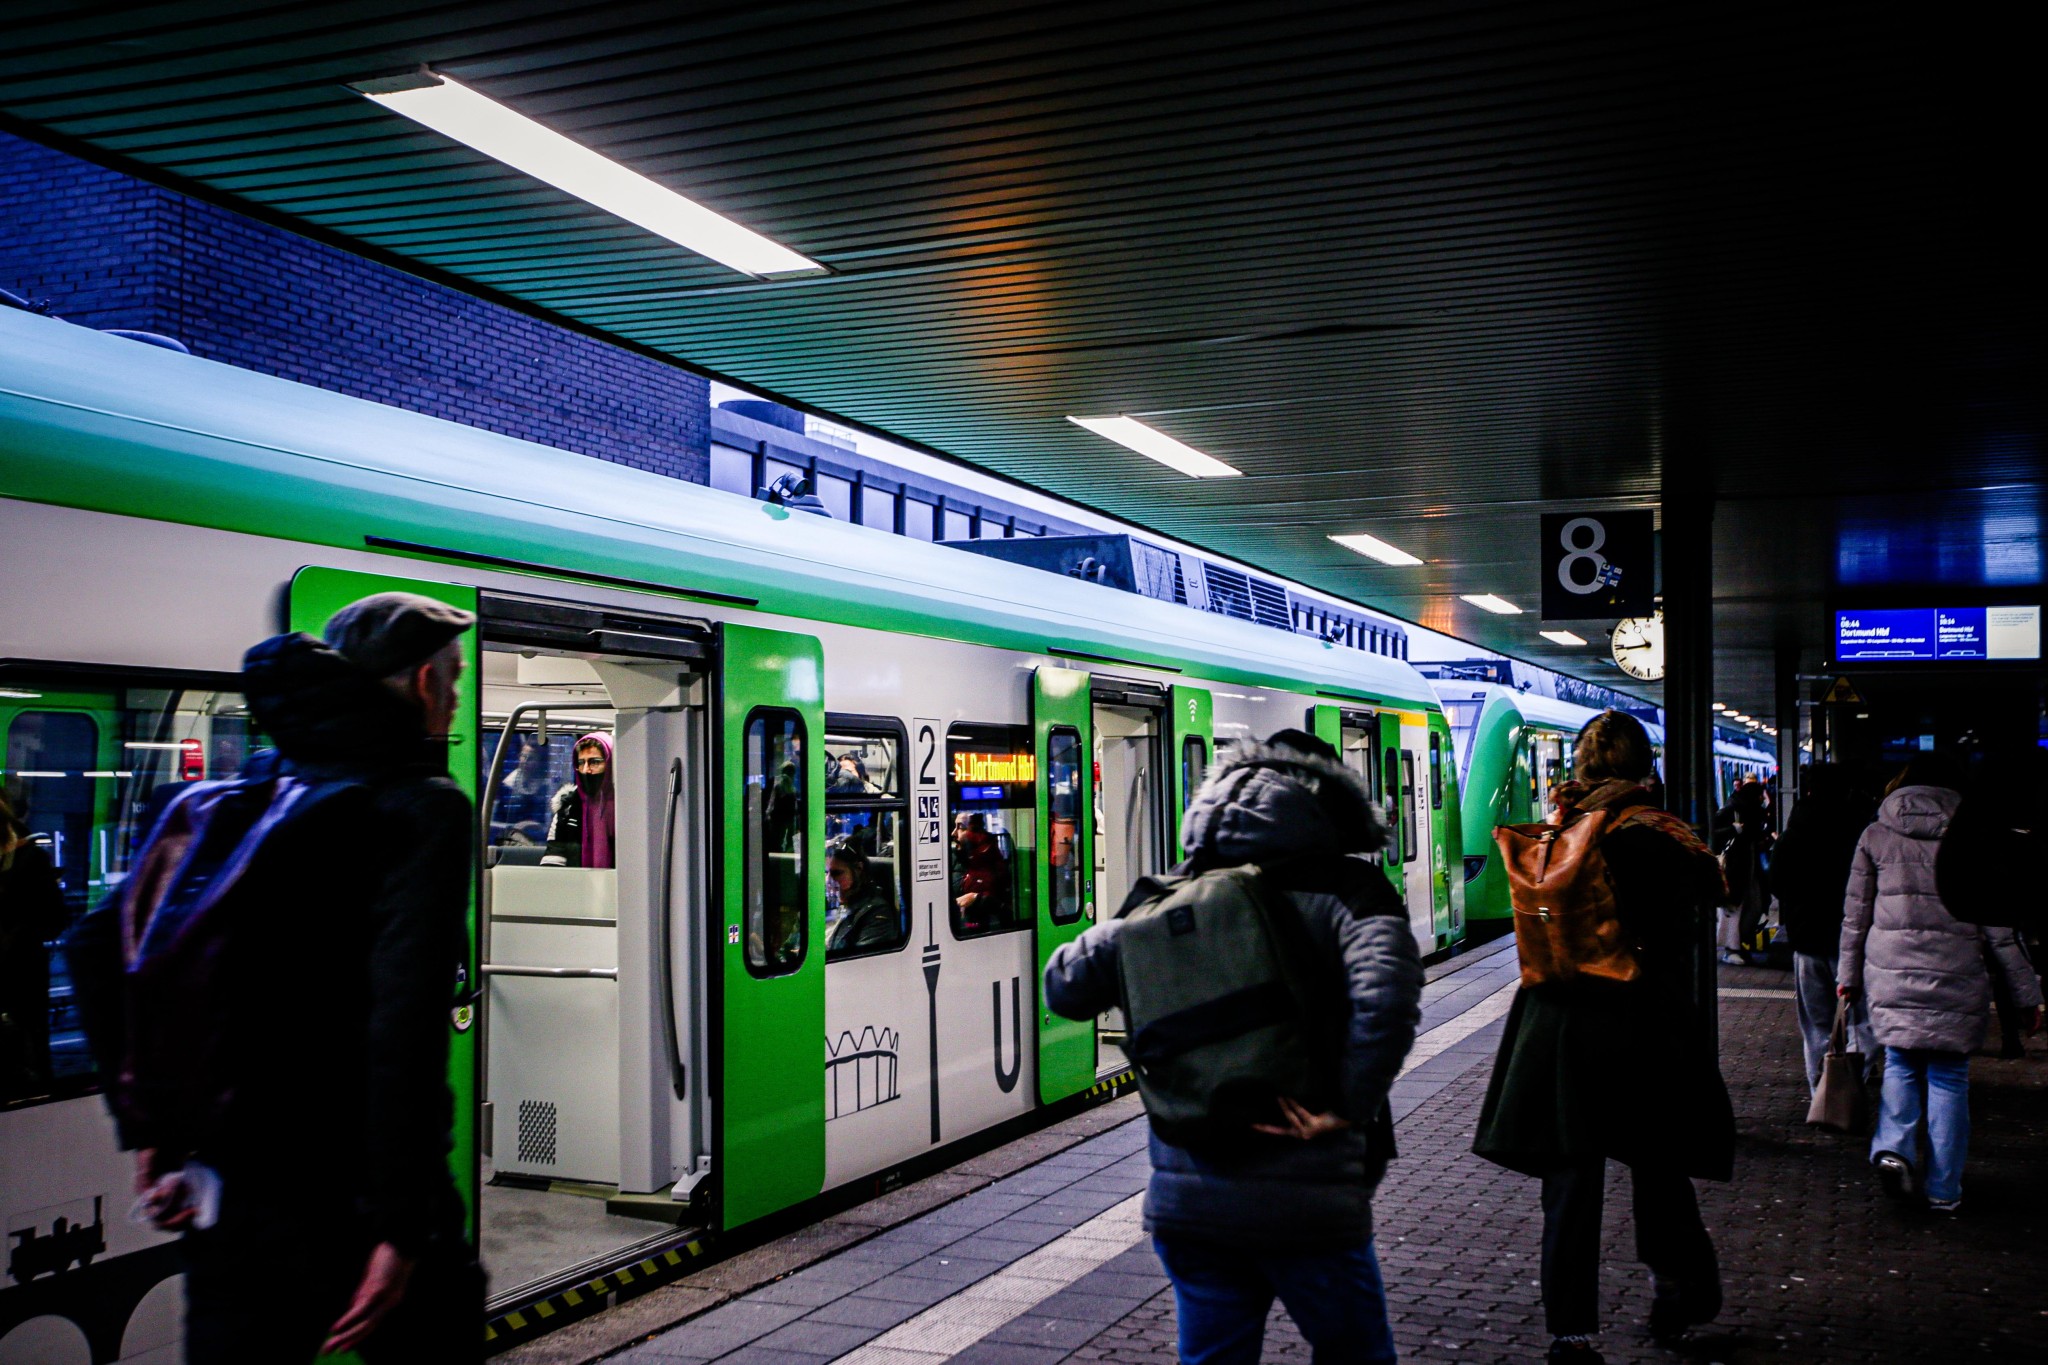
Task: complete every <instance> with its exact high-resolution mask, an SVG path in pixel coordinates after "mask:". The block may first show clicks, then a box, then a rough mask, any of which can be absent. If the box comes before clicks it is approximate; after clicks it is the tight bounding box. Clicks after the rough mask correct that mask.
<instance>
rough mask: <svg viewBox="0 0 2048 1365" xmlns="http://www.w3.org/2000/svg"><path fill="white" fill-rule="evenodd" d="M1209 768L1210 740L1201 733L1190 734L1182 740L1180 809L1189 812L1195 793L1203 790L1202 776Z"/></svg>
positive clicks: (1185, 812)
mask: <svg viewBox="0 0 2048 1365" xmlns="http://www.w3.org/2000/svg"><path fill="white" fill-rule="evenodd" d="M1208 768H1209V742H1208V741H1207V740H1205V739H1203V738H1202V737H1201V736H1200V735H1189V736H1187V737H1186V738H1184V739H1182V740H1181V742H1180V810H1181V814H1183V815H1185V814H1187V810H1188V807H1189V806H1192V805H1193V804H1194V803H1195V793H1196V792H1197V791H1199V790H1201V786H1202V777H1203V775H1204V774H1205V773H1206V772H1207V771H1208Z"/></svg>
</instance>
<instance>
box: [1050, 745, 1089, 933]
mask: <svg viewBox="0 0 2048 1365" xmlns="http://www.w3.org/2000/svg"><path fill="white" fill-rule="evenodd" d="M1085 796H1086V793H1085V792H1083V791H1082V790H1081V732H1080V731H1078V730H1074V729H1071V728H1069V727H1067V726H1064V725H1060V726H1055V727H1053V729H1052V730H1051V731H1050V732H1049V733H1048V734H1047V735H1046V739H1045V809H1046V814H1047V819H1048V820H1050V822H1051V824H1052V829H1051V831H1050V837H1051V839H1052V858H1051V863H1052V885H1051V886H1050V887H1049V888H1047V894H1048V899H1049V913H1050V914H1051V915H1052V922H1053V923H1054V924H1072V923H1073V922H1074V921H1075V920H1077V919H1079V918H1081V904H1082V900H1081V847H1080V839H1081V812H1082V811H1083V810H1084V809H1086V806H1085V804H1084V798H1085Z"/></svg>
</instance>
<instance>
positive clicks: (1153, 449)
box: [1067, 417, 1244, 479]
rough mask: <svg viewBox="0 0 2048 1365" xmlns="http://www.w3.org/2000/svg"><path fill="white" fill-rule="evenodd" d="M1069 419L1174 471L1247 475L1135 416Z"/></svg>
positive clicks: (1206, 476)
mask: <svg viewBox="0 0 2048 1365" xmlns="http://www.w3.org/2000/svg"><path fill="white" fill-rule="evenodd" d="M1067 420H1068V421H1069V422H1072V423H1073V424H1074V425H1075V426H1077V427H1086V428H1088V430H1090V431H1092V432H1094V433H1095V434H1096V435H1097V436H1107V437H1108V438H1109V439H1110V440H1112V441H1115V442H1116V443H1117V444H1118V445H1120V446H1129V447H1130V448H1131V449H1132V450H1135V451H1137V452H1138V453H1139V454H1140V455H1143V456H1144V457H1145V458H1147V459H1149V460H1157V461H1159V463H1161V464H1163V465H1166V466H1167V467H1168V468H1170V469H1178V470H1179V471H1180V472H1181V473H1183V474H1191V475H1193V476H1194V477H1195V478H1198V479H1228V478H1234V477H1235V476H1237V475H1239V474H1242V473H1244V471H1243V470H1242V469H1233V468H1231V467H1230V466H1229V465H1227V464H1225V463H1223V461H1221V460H1219V459H1217V458H1216V457H1215V456H1213V455H1204V454H1203V453H1202V452H1201V451H1199V450H1196V449H1195V448H1194V447H1193V446H1190V445H1182V444H1181V443H1180V442H1179V441H1176V440H1174V439H1173V438H1172V437H1171V436H1168V435H1167V434H1166V433H1165V432H1163V431H1154V430H1153V429H1152V428H1150V427H1148V426H1146V425H1145V424H1144V423H1143V422H1140V421H1139V420H1138V419H1137V418H1135V417H1069V418H1068V419H1067Z"/></svg>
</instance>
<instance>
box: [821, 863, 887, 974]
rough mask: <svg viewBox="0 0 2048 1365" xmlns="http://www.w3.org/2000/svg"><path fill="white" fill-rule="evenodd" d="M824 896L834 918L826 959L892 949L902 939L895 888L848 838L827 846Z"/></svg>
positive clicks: (827, 942)
mask: <svg viewBox="0 0 2048 1365" xmlns="http://www.w3.org/2000/svg"><path fill="white" fill-rule="evenodd" d="M825 899H826V904H827V910H826V913H827V914H828V915H829V916H831V917H832V919H833V923H832V932H831V935H830V936H829V937H828V938H827V939H826V940H825V955H826V956H827V957H828V958H831V957H843V956H846V955H848V954H851V953H865V952H871V951H873V950H874V949H877V948H893V947H895V946H896V945H897V944H898V943H900V942H902V941H903V918H902V915H901V913H900V912H899V911H898V910H897V907H896V888H895V887H893V886H891V885H890V884H889V881H888V879H887V878H885V877H883V876H880V875H879V874H878V873H877V872H876V870H875V866H874V864H873V863H871V862H870V861H869V860H868V855H867V854H865V853H863V852H861V850H860V849H859V848H858V847H856V846H855V844H854V843H853V841H852V840H850V839H834V840H833V841H832V842H831V843H830V844H829V845H827V846H826V852H825Z"/></svg>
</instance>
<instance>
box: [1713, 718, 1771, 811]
mask: <svg viewBox="0 0 2048 1365" xmlns="http://www.w3.org/2000/svg"><path fill="white" fill-rule="evenodd" d="M1777 777H1778V755H1777V754H1776V753H1775V752H1774V751H1772V750H1769V749H1757V748H1753V747H1751V745H1750V744H1749V743H1748V737H1747V736H1746V735H1745V734H1744V733H1743V732H1742V731H1740V730H1735V729H1731V728H1730V727H1728V726H1725V725H1717V726H1715V727H1714V793H1715V799H1716V801H1717V803H1718V804H1719V805H1722V806H1726V805H1727V804H1728V803H1729V801H1730V800H1732V799H1733V798H1734V796H1735V788H1736V787H1737V786H1738V785H1739V784H1741V783H1744V782H1762V783H1765V784H1766V785H1770V786H1772V787H1773V790H1774V792H1775V784H1776V782H1777Z"/></svg>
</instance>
